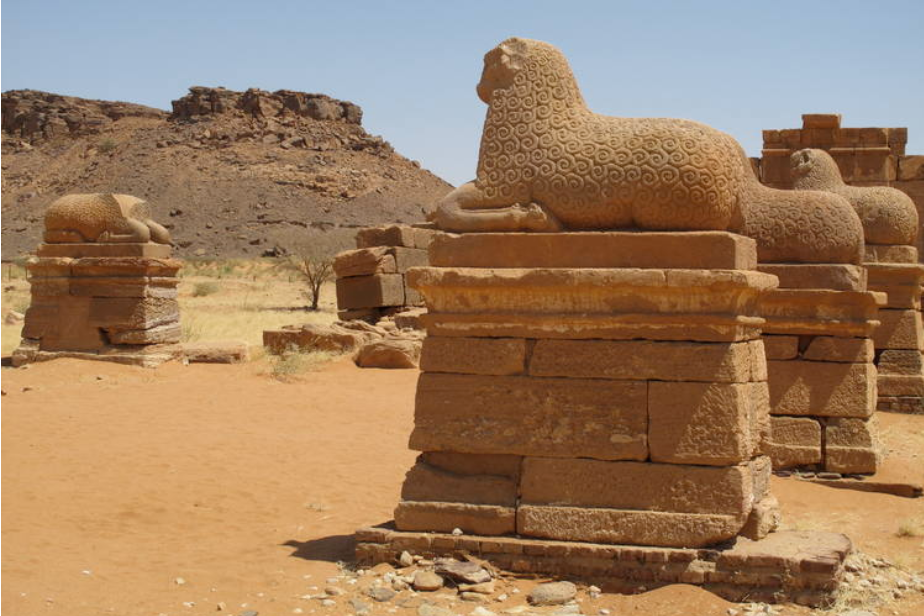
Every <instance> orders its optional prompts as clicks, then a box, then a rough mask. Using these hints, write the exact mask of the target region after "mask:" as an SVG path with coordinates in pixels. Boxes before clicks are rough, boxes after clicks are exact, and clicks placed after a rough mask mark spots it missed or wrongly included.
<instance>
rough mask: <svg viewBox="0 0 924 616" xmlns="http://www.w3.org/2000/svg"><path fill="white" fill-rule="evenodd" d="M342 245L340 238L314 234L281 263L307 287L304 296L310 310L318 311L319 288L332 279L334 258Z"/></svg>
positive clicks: (326, 234) (322, 233)
mask: <svg viewBox="0 0 924 616" xmlns="http://www.w3.org/2000/svg"><path fill="white" fill-rule="evenodd" d="M342 244H343V241H342V238H339V237H336V236H335V235H334V234H332V233H324V232H320V233H315V234H313V235H312V237H311V239H309V240H306V241H305V242H304V243H302V244H301V245H300V246H298V247H297V248H296V249H295V250H294V251H293V253H294V254H292V255H290V256H288V257H286V258H285V261H284V262H283V265H284V266H285V268H286V269H288V270H289V271H292V272H295V273H296V274H297V275H298V277H299V278H301V279H302V280H303V281H304V282H305V284H306V285H307V287H308V288H307V289H306V290H305V295H306V296H307V298H308V301H309V303H310V304H309V309H310V310H317V309H318V303H319V302H320V300H321V287H322V286H323V285H324V283H325V282H327V281H329V280H331V279H332V278H333V277H334V256H335V255H336V254H337V253H338V252H340V251H341V250H342V249H343V248H344V246H343V245H342Z"/></svg>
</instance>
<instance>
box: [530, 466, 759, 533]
mask: <svg viewBox="0 0 924 616" xmlns="http://www.w3.org/2000/svg"><path fill="white" fill-rule="evenodd" d="M768 470H769V468H768ZM753 474H754V472H753V470H752V468H751V467H750V466H749V465H748V464H742V465H737V466H728V467H708V466H689V465H679V464H655V463H646V462H605V461H601V460H588V459H573V458H572V459H568V458H540V457H526V458H525V459H524V460H523V476H522V479H521V480H520V499H521V504H530V505H556V506H568V507H600V508H609V509H633V510H636V509H637V510H649V511H669V512H674V513H709V514H724V515H731V516H738V517H739V518H740V519H741V520H742V521H743V519H744V516H745V515H746V514H747V512H748V511H749V509H750V506H751V497H752V494H753V489H754V477H753ZM692 486H696V487H695V489H692Z"/></svg>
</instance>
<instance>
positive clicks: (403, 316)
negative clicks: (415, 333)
mask: <svg viewBox="0 0 924 616" xmlns="http://www.w3.org/2000/svg"><path fill="white" fill-rule="evenodd" d="M404 291H405V294H407V288H405V290H404ZM425 312H426V308H409V309H407V310H404V311H402V312H398V313H396V314H395V326H396V327H397V328H398V329H423V324H422V323H421V322H420V316H421V315H422V314H424V313H425Z"/></svg>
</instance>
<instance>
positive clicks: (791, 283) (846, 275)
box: [758, 263, 866, 291]
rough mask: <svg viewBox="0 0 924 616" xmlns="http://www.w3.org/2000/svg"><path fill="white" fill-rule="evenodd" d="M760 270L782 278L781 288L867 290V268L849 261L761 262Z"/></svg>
mask: <svg viewBox="0 0 924 616" xmlns="http://www.w3.org/2000/svg"><path fill="white" fill-rule="evenodd" d="M758 270H759V271H761V272H764V273H767V274H773V275H774V276H776V277H777V278H779V279H780V286H779V288H780V289H830V290H833V291H866V269H865V268H864V267H863V266H861V265H850V264H848V263H836V264H829V263H825V264H817V263H805V264H802V263H799V264H786V263H781V264H777V263H761V264H760V265H759V266H758Z"/></svg>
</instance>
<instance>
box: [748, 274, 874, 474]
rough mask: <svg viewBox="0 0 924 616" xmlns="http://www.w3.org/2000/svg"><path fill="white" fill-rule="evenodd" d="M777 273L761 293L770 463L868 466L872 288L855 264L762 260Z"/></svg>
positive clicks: (861, 469)
mask: <svg viewBox="0 0 924 616" xmlns="http://www.w3.org/2000/svg"><path fill="white" fill-rule="evenodd" d="M759 269H760V270H761V271H764V272H768V273H773V274H775V275H777V276H778V277H779V279H780V286H781V287H786V288H779V289H776V290H774V291H771V292H769V293H767V294H765V295H764V296H763V297H762V299H761V314H762V316H763V317H764V318H765V319H766V321H767V322H766V323H765V324H764V326H763V332H764V335H763V340H764V347H765V349H766V353H767V372H768V375H769V385H770V414H771V418H770V423H771V426H772V430H771V438H770V446H769V454H770V458H771V460H772V461H773V468H774V469H784V468H793V467H810V468H815V469H818V470H826V471H832V472H839V473H875V472H876V469H877V468H878V463H879V452H878V449H877V447H876V428H875V421H874V420H873V412H874V411H875V409H876V366H875V365H874V362H873V360H874V357H875V353H874V347H873V340H872V335H873V333H874V332H875V331H876V326H877V325H878V321H877V320H876V319H877V313H878V307H879V304H880V303H881V302H883V301H884V297H883V296H882V294H880V293H872V292H869V291H866V290H865V289H866V270H865V268H863V267H862V266H858V265H849V264H837V265H762V266H760V268H759Z"/></svg>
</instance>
